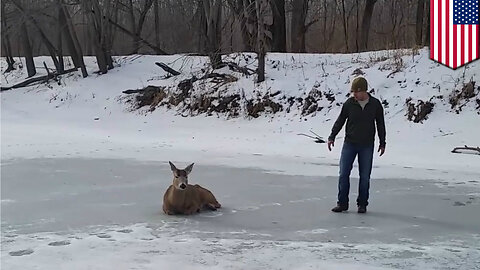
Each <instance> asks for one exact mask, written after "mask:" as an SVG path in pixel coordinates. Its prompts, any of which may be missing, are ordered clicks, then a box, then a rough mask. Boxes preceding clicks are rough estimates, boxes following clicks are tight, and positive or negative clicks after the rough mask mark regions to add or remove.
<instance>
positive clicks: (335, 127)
mask: <svg viewBox="0 0 480 270" xmlns="http://www.w3.org/2000/svg"><path fill="white" fill-rule="evenodd" d="M345 103H346V102H345ZM345 103H343V106H342V111H341V112H340V115H339V116H338V118H337V121H335V124H333V127H332V133H330V136H328V141H329V142H334V141H335V137H336V136H337V134H338V132H340V130H341V129H342V127H343V125H344V124H345V121H346V120H347V116H348V113H347V109H346V107H345Z"/></svg>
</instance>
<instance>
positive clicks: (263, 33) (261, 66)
mask: <svg viewBox="0 0 480 270" xmlns="http://www.w3.org/2000/svg"><path fill="white" fill-rule="evenodd" d="M267 5H268V3H267V0H256V1H255V7H256V8H255V11H256V14H257V41H256V43H257V57H258V68H257V82H263V81H265V56H266V54H267V28H266V23H265V21H264V19H265V16H266V13H267V12H266V9H267Z"/></svg>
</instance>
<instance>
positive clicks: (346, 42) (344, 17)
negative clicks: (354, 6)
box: [342, 0, 350, 52]
mask: <svg viewBox="0 0 480 270" xmlns="http://www.w3.org/2000/svg"><path fill="white" fill-rule="evenodd" d="M342 18H343V19H342V22H343V37H344V39H345V47H346V49H347V52H349V51H350V49H349V48H348V34H347V33H348V18H347V14H346V12H345V0H342Z"/></svg>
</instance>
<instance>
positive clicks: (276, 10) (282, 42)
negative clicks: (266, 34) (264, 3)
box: [269, 0, 287, 52]
mask: <svg viewBox="0 0 480 270" xmlns="http://www.w3.org/2000/svg"><path fill="white" fill-rule="evenodd" d="M269 2H270V8H271V9H272V15H273V16H272V17H273V23H272V25H271V26H270V32H271V33H272V46H271V47H272V48H271V50H272V51H274V52H286V51H287V29H286V23H285V0H269Z"/></svg>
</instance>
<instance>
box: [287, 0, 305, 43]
mask: <svg viewBox="0 0 480 270" xmlns="http://www.w3.org/2000/svg"><path fill="white" fill-rule="evenodd" d="M307 12H308V0H292V22H291V24H290V35H291V51H292V52H305V33H306V32H307V28H306V27H305V21H306V19H307Z"/></svg>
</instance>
